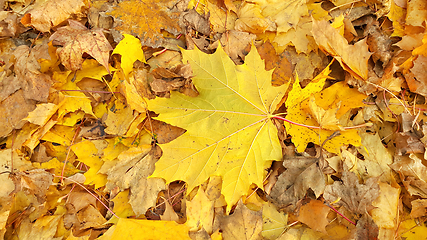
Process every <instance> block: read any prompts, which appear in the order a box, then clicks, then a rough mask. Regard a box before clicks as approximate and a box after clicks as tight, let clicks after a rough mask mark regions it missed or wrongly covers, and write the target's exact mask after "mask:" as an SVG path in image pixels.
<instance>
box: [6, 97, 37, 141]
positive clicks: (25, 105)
mask: <svg viewBox="0 0 427 240" xmlns="http://www.w3.org/2000/svg"><path fill="white" fill-rule="evenodd" d="M35 108H36V104H35V102H34V101H32V100H26V99H25V97H24V92H23V91H22V90H18V91H17V92H15V93H13V94H12V95H10V96H9V97H8V98H6V99H5V100H4V101H2V102H1V103H0V112H1V113H2V114H0V137H4V136H7V135H9V134H10V133H11V132H12V130H13V129H19V128H21V127H23V126H24V124H25V122H26V121H24V120H23V119H24V118H25V117H26V116H27V115H28V113H29V112H31V111H33V110H34V109H35ZM17 109H19V111H16V110H17Z"/></svg>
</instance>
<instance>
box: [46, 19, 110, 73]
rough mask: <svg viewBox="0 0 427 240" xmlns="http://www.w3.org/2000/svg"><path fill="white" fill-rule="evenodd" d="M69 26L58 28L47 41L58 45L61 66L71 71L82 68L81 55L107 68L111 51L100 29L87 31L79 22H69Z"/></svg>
mask: <svg viewBox="0 0 427 240" xmlns="http://www.w3.org/2000/svg"><path fill="white" fill-rule="evenodd" d="M68 22H69V26H65V27H61V28H59V29H58V30H57V31H56V32H55V33H54V34H52V36H50V38H49V40H51V41H53V44H54V45H60V46H62V47H61V48H58V49H57V53H58V55H59V57H60V59H61V62H62V64H63V65H64V66H65V67H66V68H68V69H69V70H71V71H76V70H79V69H81V68H82V64H83V62H84V59H83V58H82V56H83V53H87V54H89V55H91V56H92V57H93V58H95V59H96V60H97V61H98V62H99V63H100V64H101V65H102V66H104V67H105V69H107V71H110V70H109V68H108V60H109V57H110V51H111V50H113V48H112V47H111V45H110V43H109V42H108V40H107V39H106V38H105V36H104V33H102V30H101V29H87V28H86V27H85V26H84V25H83V24H81V23H80V22H77V21H74V20H69V21H68Z"/></svg>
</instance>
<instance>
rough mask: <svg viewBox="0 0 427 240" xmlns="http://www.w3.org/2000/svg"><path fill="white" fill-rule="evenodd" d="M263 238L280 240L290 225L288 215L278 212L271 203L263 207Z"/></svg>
mask: <svg viewBox="0 0 427 240" xmlns="http://www.w3.org/2000/svg"><path fill="white" fill-rule="evenodd" d="M262 220H263V222H264V224H263V225H262V233H261V234H262V236H263V237H265V238H266V239H278V238H279V237H280V235H282V233H283V232H284V231H285V229H286V227H287V225H288V215H287V214H284V213H280V212H279V211H277V209H276V207H275V206H274V205H273V204H271V203H265V204H264V206H263V207H262Z"/></svg>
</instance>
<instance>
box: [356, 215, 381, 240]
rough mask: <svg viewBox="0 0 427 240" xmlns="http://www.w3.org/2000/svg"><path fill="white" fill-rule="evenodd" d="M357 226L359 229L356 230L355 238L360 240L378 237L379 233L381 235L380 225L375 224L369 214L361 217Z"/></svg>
mask: <svg viewBox="0 0 427 240" xmlns="http://www.w3.org/2000/svg"><path fill="white" fill-rule="evenodd" d="M356 227H357V230H356V236H355V239H358V240H362V239H369V240H371V239H372V240H374V239H378V235H379V230H378V226H377V225H376V224H375V222H374V221H373V219H372V218H371V217H370V216H369V215H368V214H365V215H363V216H362V218H360V219H359V221H357V225H356Z"/></svg>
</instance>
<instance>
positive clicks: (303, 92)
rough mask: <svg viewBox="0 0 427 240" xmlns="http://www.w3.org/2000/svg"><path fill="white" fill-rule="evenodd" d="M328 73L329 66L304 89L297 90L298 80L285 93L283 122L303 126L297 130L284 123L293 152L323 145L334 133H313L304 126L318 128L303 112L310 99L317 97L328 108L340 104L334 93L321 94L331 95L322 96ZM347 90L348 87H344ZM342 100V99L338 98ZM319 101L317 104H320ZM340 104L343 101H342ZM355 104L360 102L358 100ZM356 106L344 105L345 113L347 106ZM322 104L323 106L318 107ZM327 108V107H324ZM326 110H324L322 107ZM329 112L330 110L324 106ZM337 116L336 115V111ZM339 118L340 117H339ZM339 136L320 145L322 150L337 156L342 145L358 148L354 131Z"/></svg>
mask: <svg viewBox="0 0 427 240" xmlns="http://www.w3.org/2000/svg"><path fill="white" fill-rule="evenodd" d="M329 73H330V70H329V66H328V67H326V68H325V69H324V70H323V71H322V72H321V73H319V75H317V76H316V78H315V79H313V81H312V82H311V83H309V84H308V85H307V86H306V87H305V88H304V89H302V88H301V86H300V84H299V79H298V78H297V79H296V81H295V82H294V84H293V87H292V90H291V91H290V92H289V96H288V98H287V99H286V102H285V104H286V107H287V108H288V110H287V116H286V119H288V120H290V121H292V122H295V123H297V124H304V125H306V126H299V125H296V124H290V123H289V122H285V123H284V124H285V127H286V130H287V133H288V134H290V135H292V139H291V140H292V142H293V143H294V144H295V147H296V150H297V151H298V152H303V151H304V150H305V148H306V146H307V144H308V143H309V142H312V143H315V144H318V145H321V144H322V143H323V142H325V141H326V139H328V137H329V136H331V135H332V134H333V133H334V131H331V130H327V129H316V128H310V127H307V126H314V127H318V125H319V123H318V122H317V121H316V120H315V119H314V118H313V117H312V116H311V115H310V114H309V111H306V110H304V109H305V106H304V105H305V104H306V103H305V102H304V101H308V100H309V97H310V95H317V96H318V97H319V100H320V99H322V100H323V99H325V101H327V103H329V104H331V105H332V106H333V105H334V104H336V103H337V102H339V101H340V100H337V98H339V95H340V94H337V92H336V91H328V90H327V89H325V90H324V91H325V93H327V94H331V95H332V96H328V97H326V96H323V95H324V94H323V91H321V90H322V88H323V86H324V84H325V81H326V79H327V78H328V75H329ZM346 88H348V86H346ZM342 96H345V95H342ZM326 99H336V100H333V101H330V100H326ZM322 100H321V101H319V103H320V102H322ZM343 100H344V99H343ZM359 101H361V100H360V99H359ZM352 103H353V104H356V106H357V107H358V106H360V103H359V102H351V101H350V102H348V103H347V104H348V105H347V106H346V108H347V109H349V108H350V106H351V104H352ZM322 104H323V103H322ZM327 106H328V105H327ZM325 107H326V106H325ZM328 108H330V106H328ZM337 113H338V111H337ZM340 114H341V113H340ZM340 133H341V134H340V135H339V136H336V137H334V138H332V139H330V140H329V141H326V142H325V144H324V148H325V149H326V150H328V151H330V152H333V153H339V149H340V148H341V146H343V145H345V144H352V145H354V146H360V144H361V143H360V141H361V139H360V137H359V135H358V132H357V130H355V129H349V130H345V131H341V132H340Z"/></svg>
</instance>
